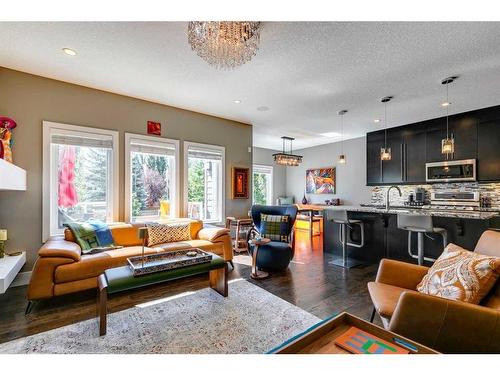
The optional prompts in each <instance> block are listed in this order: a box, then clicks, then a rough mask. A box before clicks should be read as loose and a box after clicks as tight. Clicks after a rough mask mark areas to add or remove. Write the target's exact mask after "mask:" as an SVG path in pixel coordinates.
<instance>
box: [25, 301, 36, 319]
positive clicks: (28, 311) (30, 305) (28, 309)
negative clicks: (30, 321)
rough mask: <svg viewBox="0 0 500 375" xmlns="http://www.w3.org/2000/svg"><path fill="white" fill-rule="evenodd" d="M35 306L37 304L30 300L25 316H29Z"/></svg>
mask: <svg viewBox="0 0 500 375" xmlns="http://www.w3.org/2000/svg"><path fill="white" fill-rule="evenodd" d="M34 305H35V302H34V301H31V300H29V301H28V305H27V306H26V310H25V311H24V315H28V314H29V313H30V312H31V310H32V309H33V306H34Z"/></svg>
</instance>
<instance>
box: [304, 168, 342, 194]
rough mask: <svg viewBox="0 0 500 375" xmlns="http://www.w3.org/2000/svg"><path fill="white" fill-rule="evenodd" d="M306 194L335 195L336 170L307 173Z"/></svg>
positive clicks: (308, 171) (317, 170)
mask: <svg viewBox="0 0 500 375" xmlns="http://www.w3.org/2000/svg"><path fill="white" fill-rule="evenodd" d="M306 193H308V194H335V168H333V167H331V168H318V169H308V170H307V171H306Z"/></svg>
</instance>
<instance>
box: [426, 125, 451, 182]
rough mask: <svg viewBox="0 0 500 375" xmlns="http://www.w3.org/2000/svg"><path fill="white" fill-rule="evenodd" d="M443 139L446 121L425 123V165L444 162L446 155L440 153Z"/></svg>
mask: <svg viewBox="0 0 500 375" xmlns="http://www.w3.org/2000/svg"><path fill="white" fill-rule="evenodd" d="M443 138H446V120H445V122H443V121H442V119H435V120H430V121H427V131H426V144H425V156H426V161H427V163H433V162H436V161H444V160H446V155H443V154H442V153H441V140H442V139H443ZM424 167H425V166H424ZM424 177H425V176H424ZM424 180H425V178H424Z"/></svg>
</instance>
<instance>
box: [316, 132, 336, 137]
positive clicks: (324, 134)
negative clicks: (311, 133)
mask: <svg viewBox="0 0 500 375" xmlns="http://www.w3.org/2000/svg"><path fill="white" fill-rule="evenodd" d="M320 135H322V136H323V137H328V138H336V137H340V133H337V132H328V133H320Z"/></svg>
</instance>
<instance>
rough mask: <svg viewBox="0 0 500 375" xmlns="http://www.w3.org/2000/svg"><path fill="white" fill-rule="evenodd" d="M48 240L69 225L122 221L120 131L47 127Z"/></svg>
mask: <svg viewBox="0 0 500 375" xmlns="http://www.w3.org/2000/svg"><path fill="white" fill-rule="evenodd" d="M43 143H44V145H43V217H44V220H43V226H44V227H43V233H42V237H43V240H46V239H47V238H48V237H49V236H53V235H57V234H61V233H63V230H64V224H65V223H69V222H80V221H88V220H92V219H97V220H101V221H104V222H111V221H116V220H117V219H118V132H116V131H111V130H103V129H94V128H88V127H83V126H75V125H67V124H58V123H53V122H47V121H44V122H43Z"/></svg>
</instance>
